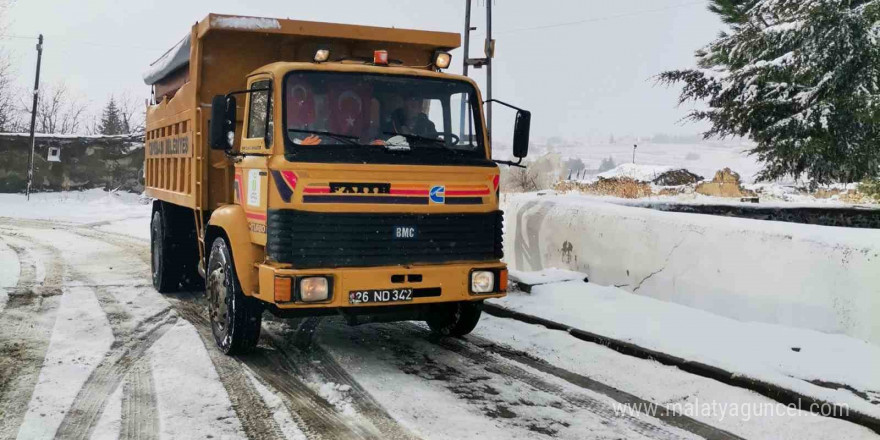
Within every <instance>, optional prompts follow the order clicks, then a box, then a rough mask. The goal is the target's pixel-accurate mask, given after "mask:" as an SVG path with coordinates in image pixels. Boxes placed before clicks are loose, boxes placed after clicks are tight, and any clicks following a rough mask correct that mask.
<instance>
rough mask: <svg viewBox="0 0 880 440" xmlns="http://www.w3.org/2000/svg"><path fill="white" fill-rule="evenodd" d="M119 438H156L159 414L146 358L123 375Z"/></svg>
mask: <svg viewBox="0 0 880 440" xmlns="http://www.w3.org/2000/svg"><path fill="white" fill-rule="evenodd" d="M121 422H122V423H121V428H120V432H119V438H121V439H130V440H154V439H158V438H159V414H158V407H157V404H156V385H155V383H154V382H153V371H152V368H151V367H150V363H149V362H148V361H147V360H146V359H142V360H141V361H139V362H138V363H137V364H136V365H135V366H134V368H132V369H131V370H130V371H129V372H128V375H127V376H126V377H125V384H124V385H123V386H122V421H121Z"/></svg>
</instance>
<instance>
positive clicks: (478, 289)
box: [471, 270, 495, 293]
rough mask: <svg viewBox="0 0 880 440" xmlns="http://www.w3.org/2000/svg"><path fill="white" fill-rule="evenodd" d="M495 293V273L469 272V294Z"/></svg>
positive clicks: (486, 271) (485, 271)
mask: <svg viewBox="0 0 880 440" xmlns="http://www.w3.org/2000/svg"><path fill="white" fill-rule="evenodd" d="M494 291H495V273H494V272H490V271H488V270H475V271H473V272H471V292H473V293H492V292H494Z"/></svg>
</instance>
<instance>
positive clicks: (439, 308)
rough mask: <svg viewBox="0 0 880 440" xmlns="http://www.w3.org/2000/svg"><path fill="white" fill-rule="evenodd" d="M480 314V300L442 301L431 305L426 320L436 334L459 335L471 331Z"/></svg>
mask: <svg viewBox="0 0 880 440" xmlns="http://www.w3.org/2000/svg"><path fill="white" fill-rule="evenodd" d="M482 314H483V302H482V301H479V302H471V301H467V302H458V303H443V304H437V305H435V306H434V307H433V309H432V310H431V312H430V315H429V316H428V318H427V319H426V322H427V323H428V327H430V328H431V331H432V332H434V333H435V334H437V335H440V336H455V337H459V336H464V335H466V334H468V333H470V332H472V331H473V330H474V328H476V327H477V323H478V322H480V315H482Z"/></svg>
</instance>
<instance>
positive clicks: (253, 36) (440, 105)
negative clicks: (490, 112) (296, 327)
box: [144, 14, 531, 354]
mask: <svg viewBox="0 0 880 440" xmlns="http://www.w3.org/2000/svg"><path fill="white" fill-rule="evenodd" d="M459 43H460V36H459V35H458V34H455V33H442V32H427V31H415V30H405V29H392V28H378V27H366V26H353V25H342V24H328V23H315V22H306V21H295V20H280V19H272V18H257V17H234V16H224V15H213V14H212V15H209V16H208V17H206V18H205V19H204V20H202V21H200V22H198V23H196V24H195V25H194V26H193V27H192V30H191V32H190V33H189V34H188V35H187V36H186V37H185V38H184V39H182V40H181V41H180V42H179V43H178V44H177V45H176V46H175V47H173V48H172V49H171V50H169V51H168V52H167V53H166V54H165V55H164V56H163V57H161V58H160V59H159V60H157V61H156V62H155V63H154V64H153V65H152V66H151V67H150V70H149V71H148V72H147V73H146V74H145V76H144V80H145V82H146V83H147V84H148V85H150V86H152V90H153V97H154V98H153V100H152V102H151V103H150V105H149V106H148V108H147V131H146V164H145V174H146V193H147V195H149V196H150V197H152V198H154V199H155V201H154V203H153V216H152V222H151V252H152V278H153V284H154V285H155V287H156V289H158V290H159V291H160V292H170V291H173V290H178V289H183V288H189V289H193V288H197V287H196V286H202V285H203V286H204V288H205V291H206V295H207V300H208V301H207V302H208V304H209V307H208V308H209V312H210V317H211V323H212V328H213V333H214V336H215V339H216V342H217V345H218V346H219V347H220V348H221V349H222V350H223V351H224V352H226V353H230V354H231V353H240V352H244V351H247V350H248V349H250V348H252V347H254V346H255V345H256V343H257V340H258V337H259V333H260V322H261V316H262V313H263V311H264V310H268V311H270V312H271V313H274V314H276V315H278V316H281V317H317V316H325V315H341V316H343V317H344V318H345V319H346V320H347V321H348V322H349V323H350V324H353V325H356V324H361V323H366V322H390V321H398V320H425V321H427V323H428V325H429V326H430V328H431V329H432V330H433V331H435V332H437V333H440V334H443V335H464V334H466V333H468V332H470V331H471V330H473V328H474V327H475V326H476V324H477V321H478V320H479V317H480V313H481V310H482V301H483V300H485V299H487V298H497V297H501V296H504V295H505V292H506V289H507V269H506V266H505V264H504V263H502V262H501V258H502V231H501V229H502V217H503V215H502V212H501V211H499V209H498V195H499V189H498V186H499V167H498V162H497V161H493V160H492V150H491V145H490V142H489V139H488V136H487V130H486V122H485V119H484V116H483V110H482V107H483V104H484V102H483V101H482V98H481V96H480V92H479V90H478V88H477V86H476V84H475V83H474V81H472V80H471V79H469V78H467V77H462V76H458V75H451V74H447V73H443V72H442V70H443V69H445V68H447V67H449V64H450V62H451V56H450V54H449V51H450V50H452V49H454V48H456V47H458V46H459ZM502 104H503V103H502ZM504 105H507V104H504ZM514 110H517V119H516V121H517V122H516V126H515V127H514V133H515V134H514V141H513V150H514V156H515V157H517V158H520V160H521V159H522V157H525V155H526V154H527V149H528V136H529V133H528V132H529V124H530V117H531V116H530V114H529V112H527V111H524V110H520V109H516V108H515V107H514Z"/></svg>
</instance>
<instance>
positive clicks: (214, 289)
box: [206, 265, 229, 333]
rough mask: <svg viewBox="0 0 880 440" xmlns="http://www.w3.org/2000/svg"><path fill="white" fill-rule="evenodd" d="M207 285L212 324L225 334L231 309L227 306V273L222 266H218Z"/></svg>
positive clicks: (209, 277) (209, 276) (212, 272)
mask: <svg viewBox="0 0 880 440" xmlns="http://www.w3.org/2000/svg"><path fill="white" fill-rule="evenodd" d="M207 284H208V286H207V289H206V290H207V291H208V304H209V308H210V314H211V323H212V324H213V325H214V327H215V329H216V330H217V331H219V332H220V333H225V332H226V327H227V326H226V323H227V321H228V319H229V307H228V306H227V296H228V295H227V293H228V290H227V288H226V287H227V283H226V271H225V270H224V269H223V266H222V265H218V267H216V268H214V269H213V270H212V271H211V273H210V275H208V283H207Z"/></svg>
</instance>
